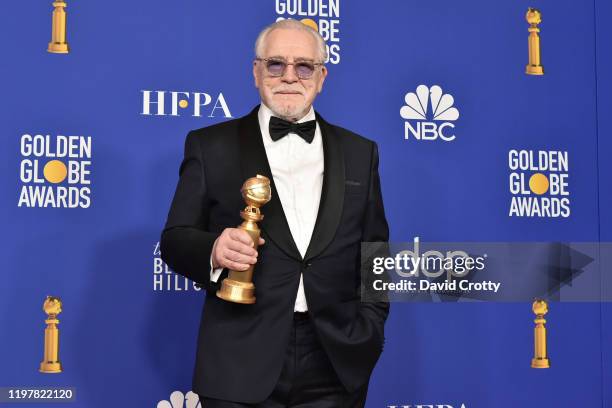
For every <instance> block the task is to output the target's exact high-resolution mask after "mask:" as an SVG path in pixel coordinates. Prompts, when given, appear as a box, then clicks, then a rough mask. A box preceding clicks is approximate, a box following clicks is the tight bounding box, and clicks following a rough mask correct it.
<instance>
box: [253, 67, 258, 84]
mask: <svg viewBox="0 0 612 408" xmlns="http://www.w3.org/2000/svg"><path fill="white" fill-rule="evenodd" d="M253 79H254V80H255V88H259V77H258V76H257V61H253Z"/></svg>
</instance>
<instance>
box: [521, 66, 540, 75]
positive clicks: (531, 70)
mask: <svg viewBox="0 0 612 408" xmlns="http://www.w3.org/2000/svg"><path fill="white" fill-rule="evenodd" d="M525 73H526V74H528V75H544V67H543V66H541V65H527V67H525Z"/></svg>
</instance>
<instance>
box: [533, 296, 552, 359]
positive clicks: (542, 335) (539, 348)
mask: <svg viewBox="0 0 612 408" xmlns="http://www.w3.org/2000/svg"><path fill="white" fill-rule="evenodd" d="M532 310H533V313H534V314H535V315H536V318H535V320H534V322H535V324H536V326H535V329H534V353H535V355H534V357H533V359H532V360H531V367H532V368H549V367H550V361H549V360H548V357H547V356H546V326H544V324H545V323H546V319H544V315H545V314H546V313H548V304H546V301H544V300H541V299H536V300H535V301H534V302H533V305H532Z"/></svg>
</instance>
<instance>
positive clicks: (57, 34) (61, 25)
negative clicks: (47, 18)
mask: <svg viewBox="0 0 612 408" xmlns="http://www.w3.org/2000/svg"><path fill="white" fill-rule="evenodd" d="M53 7H54V9H53V17H52V22H51V42H50V43H49V46H48V47H47V51H49V52H52V53H55V54H67V53H68V51H69V49H68V43H67V42H66V10H64V9H65V8H66V3H65V2H64V0H57V1H54V2H53Z"/></svg>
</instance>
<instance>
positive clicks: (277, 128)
mask: <svg viewBox="0 0 612 408" xmlns="http://www.w3.org/2000/svg"><path fill="white" fill-rule="evenodd" d="M316 127H317V121H316V120H309V121H308V122H302V123H293V122H289V121H287V120H284V119H281V118H277V117H276V116H271V117H270V124H269V126H268V128H269V130H270V137H271V138H272V140H274V141H275V142H276V141H277V140H278V139H280V138H281V137H283V136H285V135H286V134H287V133H297V134H298V135H300V136H301V137H302V139H304V140H305V141H306V142H307V143H311V142H312V139H314V134H315V129H316Z"/></svg>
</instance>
